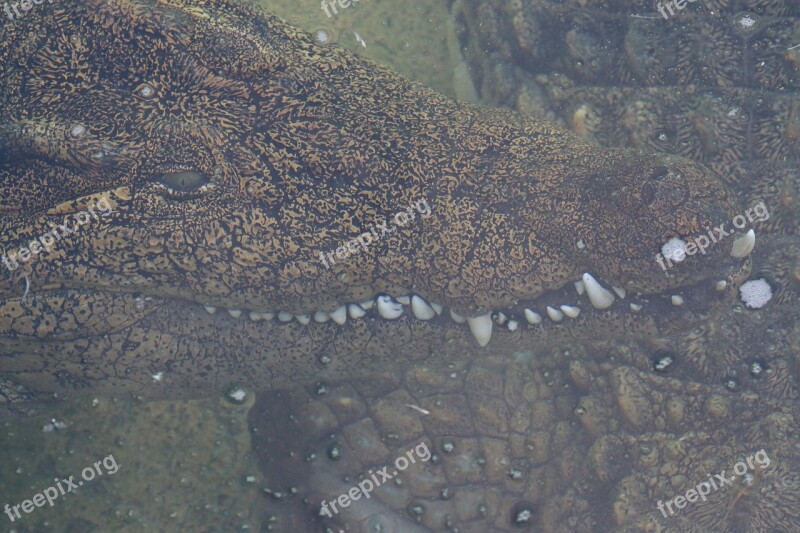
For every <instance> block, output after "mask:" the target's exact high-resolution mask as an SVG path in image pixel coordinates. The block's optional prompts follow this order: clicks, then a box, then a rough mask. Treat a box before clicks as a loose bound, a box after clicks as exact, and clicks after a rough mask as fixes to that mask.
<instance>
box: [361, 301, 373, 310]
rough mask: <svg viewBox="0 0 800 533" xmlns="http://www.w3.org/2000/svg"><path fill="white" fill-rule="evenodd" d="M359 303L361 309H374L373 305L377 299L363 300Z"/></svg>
mask: <svg viewBox="0 0 800 533" xmlns="http://www.w3.org/2000/svg"><path fill="white" fill-rule="evenodd" d="M358 305H360V306H361V309H363V310H364V311H369V310H370V309H372V306H373V305H375V300H367V301H365V302H361V303H360V304H358Z"/></svg>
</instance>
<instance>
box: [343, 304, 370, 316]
mask: <svg viewBox="0 0 800 533" xmlns="http://www.w3.org/2000/svg"><path fill="white" fill-rule="evenodd" d="M347 314H348V315H350V318H352V319H356V318H361V317H362V316H364V315H366V314H367V312H366V311H364V308H363V307H361V306H360V305H358V304H350V305H348V306H347Z"/></svg>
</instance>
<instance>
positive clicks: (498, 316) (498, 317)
mask: <svg viewBox="0 0 800 533" xmlns="http://www.w3.org/2000/svg"><path fill="white" fill-rule="evenodd" d="M493 314H494V321H495V322H497V325H498V326H502V325H503V324H505V323H506V320H508V317H507V316H506V315H504V314H503V313H502V312H501V311H497V312H496V313H493Z"/></svg>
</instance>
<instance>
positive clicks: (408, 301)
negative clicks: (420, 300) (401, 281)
mask: <svg viewBox="0 0 800 533" xmlns="http://www.w3.org/2000/svg"><path fill="white" fill-rule="evenodd" d="M395 300H397V301H398V302H400V303H401V304H403V305H411V297H410V296H408V295H406V296H398V297H397V298H395Z"/></svg>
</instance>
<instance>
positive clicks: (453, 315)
mask: <svg viewBox="0 0 800 533" xmlns="http://www.w3.org/2000/svg"><path fill="white" fill-rule="evenodd" d="M450 318H452V319H453V321H454V322H456V323H457V324H463V323H464V322H466V321H467V319H466V318H464V317H463V316H461V315H459V314H458V313H456V312H455V311H453V310H452V309H450Z"/></svg>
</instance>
